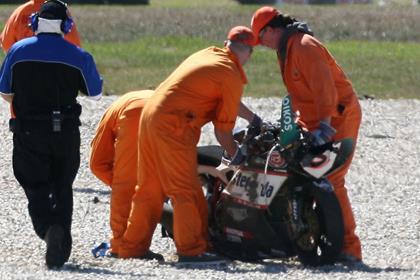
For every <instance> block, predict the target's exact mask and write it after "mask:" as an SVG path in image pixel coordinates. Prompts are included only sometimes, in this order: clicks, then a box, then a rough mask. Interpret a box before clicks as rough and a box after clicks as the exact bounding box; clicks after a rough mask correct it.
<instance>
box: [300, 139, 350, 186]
mask: <svg viewBox="0 0 420 280" xmlns="http://www.w3.org/2000/svg"><path fill="white" fill-rule="evenodd" d="M352 151H353V140H352V139H351V138H345V139H342V140H340V141H337V142H334V143H332V145H331V148H330V149H327V150H325V151H324V152H323V153H321V154H317V155H311V154H308V155H306V156H305V157H306V158H305V157H304V159H303V160H302V161H301V162H300V165H301V167H302V169H303V170H304V171H305V172H307V173H308V174H309V175H311V176H313V177H314V178H317V179H319V178H321V177H323V176H327V175H330V174H331V173H333V172H334V171H335V170H337V169H338V168H339V167H340V166H342V165H343V164H344V162H345V161H346V160H347V158H348V157H349V156H350V155H351V153H352Z"/></svg>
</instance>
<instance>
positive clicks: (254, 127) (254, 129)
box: [247, 114, 263, 136]
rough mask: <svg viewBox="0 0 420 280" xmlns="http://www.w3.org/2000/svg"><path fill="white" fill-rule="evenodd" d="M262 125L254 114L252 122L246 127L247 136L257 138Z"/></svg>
mask: <svg viewBox="0 0 420 280" xmlns="http://www.w3.org/2000/svg"><path fill="white" fill-rule="evenodd" d="M262 125H263V120H262V119H261V118H260V117H259V116H258V115H257V114H254V117H253V118H252V121H251V122H250V123H249V125H248V130H247V134H248V135H252V136H257V135H258V134H260V132H261V126H262Z"/></svg>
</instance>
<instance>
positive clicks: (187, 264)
mask: <svg viewBox="0 0 420 280" xmlns="http://www.w3.org/2000/svg"><path fill="white" fill-rule="evenodd" d="M175 266H176V267H206V266H227V262H226V261H203V262H177V263H175Z"/></svg>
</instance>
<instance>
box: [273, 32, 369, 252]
mask: <svg viewBox="0 0 420 280" xmlns="http://www.w3.org/2000/svg"><path fill="white" fill-rule="evenodd" d="M279 64H280V66H282V65H281V62H280V60H279ZM280 68H282V67H280ZM282 76H283V81H284V83H285V86H286V88H287V90H288V92H289V94H290V96H291V98H292V106H293V109H294V111H299V112H300V117H301V120H302V121H303V122H304V123H305V124H306V125H307V126H308V129H309V130H310V131H313V130H314V129H316V128H317V127H318V126H319V122H320V120H322V119H325V118H328V117H331V125H332V126H333V127H334V128H335V129H336V130H337V133H336V135H335V136H334V139H335V140H340V139H343V138H352V139H353V140H354V145H356V141H357V136H358V132H359V127H360V122H361V118H362V113H361V108H360V104H359V101H358V99H357V95H356V93H355V91H354V90H353V87H352V84H351V82H350V81H349V80H348V78H347V77H346V75H345V74H344V72H343V70H342V69H341V68H340V66H338V64H337V63H336V61H335V59H334V58H333V57H332V55H331V54H330V53H329V52H328V50H327V49H326V48H325V47H324V46H323V45H322V44H321V43H320V42H319V41H318V40H316V39H315V38H314V37H312V36H310V35H307V34H303V33H297V34H295V35H292V36H291V37H290V38H289V40H288V43H287V52H286V59H285V64H284V68H283V71H282ZM353 154H354V151H353ZM353 154H352V155H351V157H350V158H349V159H348V160H347V162H346V163H345V165H344V166H343V167H341V168H340V169H339V170H338V171H337V172H335V173H334V174H332V175H331V176H329V177H328V179H329V180H330V182H331V184H332V185H333V186H334V189H335V194H336V195H337V198H338V200H339V202H340V206H341V210H342V212H343V219H344V230H345V235H344V248H343V252H344V253H347V254H350V255H352V256H354V257H356V258H358V259H360V260H361V259H362V251H361V244H360V240H359V238H358V236H357V235H356V234H355V229H356V223H355V220H354V216H353V211H352V209H351V205H350V201H349V198H348V196H347V190H346V188H345V186H344V184H345V183H344V182H345V181H344V177H345V175H346V174H347V171H348V169H349V168H350V164H351V161H352V158H353Z"/></svg>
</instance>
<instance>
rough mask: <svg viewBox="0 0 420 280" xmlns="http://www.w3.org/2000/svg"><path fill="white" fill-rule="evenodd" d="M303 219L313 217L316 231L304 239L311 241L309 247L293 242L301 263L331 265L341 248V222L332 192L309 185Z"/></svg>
mask: <svg viewBox="0 0 420 280" xmlns="http://www.w3.org/2000/svg"><path fill="white" fill-rule="evenodd" d="M306 209H307V210H308V212H307V214H306V217H305V218H306V219H308V218H310V217H309V216H311V217H312V218H314V220H315V228H316V230H315V232H312V230H311V229H310V230H309V232H311V233H310V234H309V235H312V236H308V237H306V238H308V239H310V242H312V244H311V246H308V247H309V248H310V249H309V250H308V247H306V248H303V247H305V246H301V244H299V242H298V241H297V242H295V249H296V253H297V255H298V258H299V260H300V261H301V263H302V264H304V265H308V266H321V265H331V264H333V263H334V262H335V261H336V260H337V258H338V255H339V253H340V252H341V250H342V247H343V240H344V224H343V217H342V214H341V207H340V204H339V202H338V200H337V197H336V196H335V194H334V192H329V191H325V190H322V189H319V188H317V187H311V188H310V191H309V197H308V199H307V203H306Z"/></svg>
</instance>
